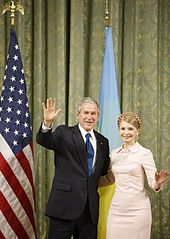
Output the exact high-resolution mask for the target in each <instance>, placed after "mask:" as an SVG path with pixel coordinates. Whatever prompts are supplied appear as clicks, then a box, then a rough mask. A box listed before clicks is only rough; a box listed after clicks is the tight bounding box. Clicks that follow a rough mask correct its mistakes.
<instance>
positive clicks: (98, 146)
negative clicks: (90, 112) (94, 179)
mask: <svg viewBox="0 0 170 239" xmlns="http://www.w3.org/2000/svg"><path fill="white" fill-rule="evenodd" d="M94 134H95V137H96V162H95V165H94V170H93V172H94V171H95V169H96V168H97V167H98V165H99V164H100V162H102V161H101V160H100V158H101V155H102V153H101V145H102V144H103V142H102V140H101V138H100V137H99V135H98V134H97V132H96V131H94Z"/></svg>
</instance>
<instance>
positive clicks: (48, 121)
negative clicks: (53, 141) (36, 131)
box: [42, 97, 61, 127]
mask: <svg viewBox="0 0 170 239" xmlns="http://www.w3.org/2000/svg"><path fill="white" fill-rule="evenodd" d="M42 107H43V113H44V124H45V126H47V127H50V126H51V125H52V123H53V121H54V119H55V118H56V117H57V116H58V114H59V112H60V111H61V109H58V110H57V109H56V99H55V98H54V99H52V98H51V97H50V98H48V99H47V101H46V105H45V104H44V103H42Z"/></svg>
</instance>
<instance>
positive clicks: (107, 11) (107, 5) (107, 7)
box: [104, 0, 110, 27]
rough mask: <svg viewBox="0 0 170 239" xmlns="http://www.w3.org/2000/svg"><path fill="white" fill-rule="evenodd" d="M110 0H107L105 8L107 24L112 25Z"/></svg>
mask: <svg viewBox="0 0 170 239" xmlns="http://www.w3.org/2000/svg"><path fill="white" fill-rule="evenodd" d="M108 1H109V0H106V10H105V14H106V15H105V19H104V20H105V24H106V26H107V27H109V25H110V17H109V2H108Z"/></svg>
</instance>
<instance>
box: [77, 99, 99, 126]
mask: <svg viewBox="0 0 170 239" xmlns="http://www.w3.org/2000/svg"><path fill="white" fill-rule="evenodd" d="M98 118H99V111H98V108H97V105H96V104H95V103H89V102H87V103H83V104H82V106H81V110H80V112H79V113H77V119H78V121H79V123H80V125H81V127H82V128H84V129H85V130H86V131H90V130H92V129H93V128H94V127H95V125H96V123H97V121H98Z"/></svg>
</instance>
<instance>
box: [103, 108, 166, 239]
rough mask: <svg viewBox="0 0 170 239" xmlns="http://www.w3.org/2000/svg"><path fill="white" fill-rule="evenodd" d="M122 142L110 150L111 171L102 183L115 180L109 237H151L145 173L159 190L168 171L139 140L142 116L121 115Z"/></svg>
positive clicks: (146, 238) (151, 185) (131, 113)
mask: <svg viewBox="0 0 170 239" xmlns="http://www.w3.org/2000/svg"><path fill="white" fill-rule="evenodd" d="M118 127H119V132H120V135H121V138H122V140H123V145H122V146H121V147H120V148H118V149H115V150H113V151H112V152H111V167H110V169H111V170H110V172H108V175H107V176H106V177H102V178H101V180H100V186H106V185H108V184H110V182H113V181H114V178H115V183H116V191H115V194H114V196H113V198H112V201H111V205H110V209H109V213H108V219H107V229H106V238H107V239H149V238H150V232H151V223H152V215H151V205H150V200H149V197H148V195H147V192H146V191H145V188H144V177H145V176H146V177H147V181H148V184H149V186H150V187H151V188H153V189H154V190H155V191H156V192H158V191H160V189H161V185H162V183H164V182H165V181H166V180H167V178H168V173H167V172H166V171H165V170H161V171H160V173H159V174H158V173H157V170H156V166H155V162H154V159H153V155H152V152H151V151H150V150H149V149H146V148H144V147H143V146H142V145H140V144H139V143H138V142H137V141H136V140H137V138H138V135H139V133H140V131H141V120H140V118H139V117H138V116H137V115H136V114H135V113H133V112H126V113H123V114H122V115H120V117H119V118H118Z"/></svg>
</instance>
